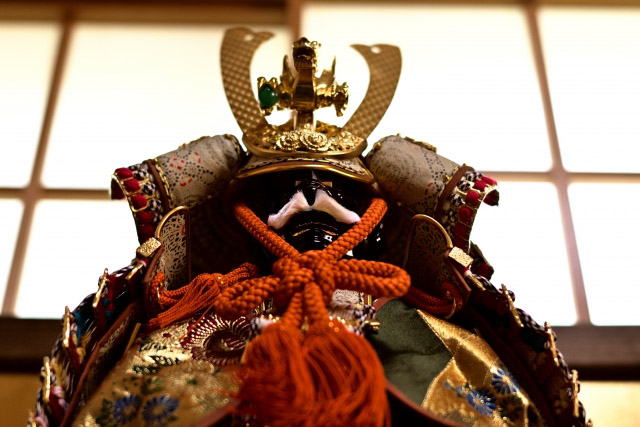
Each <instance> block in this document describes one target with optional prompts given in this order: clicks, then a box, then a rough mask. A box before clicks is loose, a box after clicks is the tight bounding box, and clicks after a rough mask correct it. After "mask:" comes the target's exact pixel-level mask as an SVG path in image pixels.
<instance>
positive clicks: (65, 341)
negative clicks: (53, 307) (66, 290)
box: [62, 306, 71, 348]
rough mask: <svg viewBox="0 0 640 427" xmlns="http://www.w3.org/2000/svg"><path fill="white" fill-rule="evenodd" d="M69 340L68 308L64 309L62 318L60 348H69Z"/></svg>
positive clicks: (69, 321) (69, 316) (69, 313)
mask: <svg viewBox="0 0 640 427" xmlns="http://www.w3.org/2000/svg"><path fill="white" fill-rule="evenodd" d="M70 339H71V311H70V310H69V306H65V308H64V316H63V317H62V346H63V347H64V348H69V340H70Z"/></svg>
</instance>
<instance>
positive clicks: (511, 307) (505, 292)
mask: <svg viewBox="0 0 640 427" xmlns="http://www.w3.org/2000/svg"><path fill="white" fill-rule="evenodd" d="M502 294H503V295H504V296H505V298H507V303H509V311H510V312H511V315H512V316H513V319H514V320H515V321H516V324H517V325H518V326H519V327H521V328H524V324H523V323H522V320H521V319H520V315H519V314H518V311H517V310H516V306H515V305H514V304H513V300H512V299H511V295H510V294H509V290H508V289H507V287H506V286H505V285H504V283H503V284H502Z"/></svg>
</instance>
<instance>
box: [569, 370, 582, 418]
mask: <svg viewBox="0 0 640 427" xmlns="http://www.w3.org/2000/svg"><path fill="white" fill-rule="evenodd" d="M571 391H572V392H573V393H572V394H573V416H574V417H575V418H578V417H579V416H580V401H579V400H578V393H580V383H579V382H578V371H576V370H575V369H572V370H571Z"/></svg>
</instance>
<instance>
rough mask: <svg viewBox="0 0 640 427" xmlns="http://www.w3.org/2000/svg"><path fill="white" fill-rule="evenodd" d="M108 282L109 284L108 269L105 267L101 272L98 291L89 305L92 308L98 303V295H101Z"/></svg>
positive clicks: (96, 306)
mask: <svg viewBox="0 0 640 427" xmlns="http://www.w3.org/2000/svg"><path fill="white" fill-rule="evenodd" d="M108 284H109V271H108V270H107V269H106V268H105V269H104V273H102V277H101V278H100V283H98V291H97V292H96V294H95V296H94V297H93V303H91V306H92V307H93V308H98V304H99V303H100V297H101V296H102V292H104V290H105V288H106V287H107V285H108Z"/></svg>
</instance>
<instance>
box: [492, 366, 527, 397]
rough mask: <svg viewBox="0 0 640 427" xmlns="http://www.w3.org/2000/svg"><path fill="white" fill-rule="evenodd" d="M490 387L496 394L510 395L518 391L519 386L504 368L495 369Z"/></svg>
mask: <svg viewBox="0 0 640 427" xmlns="http://www.w3.org/2000/svg"><path fill="white" fill-rule="evenodd" d="M491 387H493V389H494V390H495V391H496V392H498V394H511V393H515V392H517V391H518V390H519V389H520V385H519V384H518V382H517V381H516V380H515V378H513V376H512V375H511V372H509V371H507V369H506V368H502V367H501V368H496V369H495V371H494V372H493V377H492V379H491Z"/></svg>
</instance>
